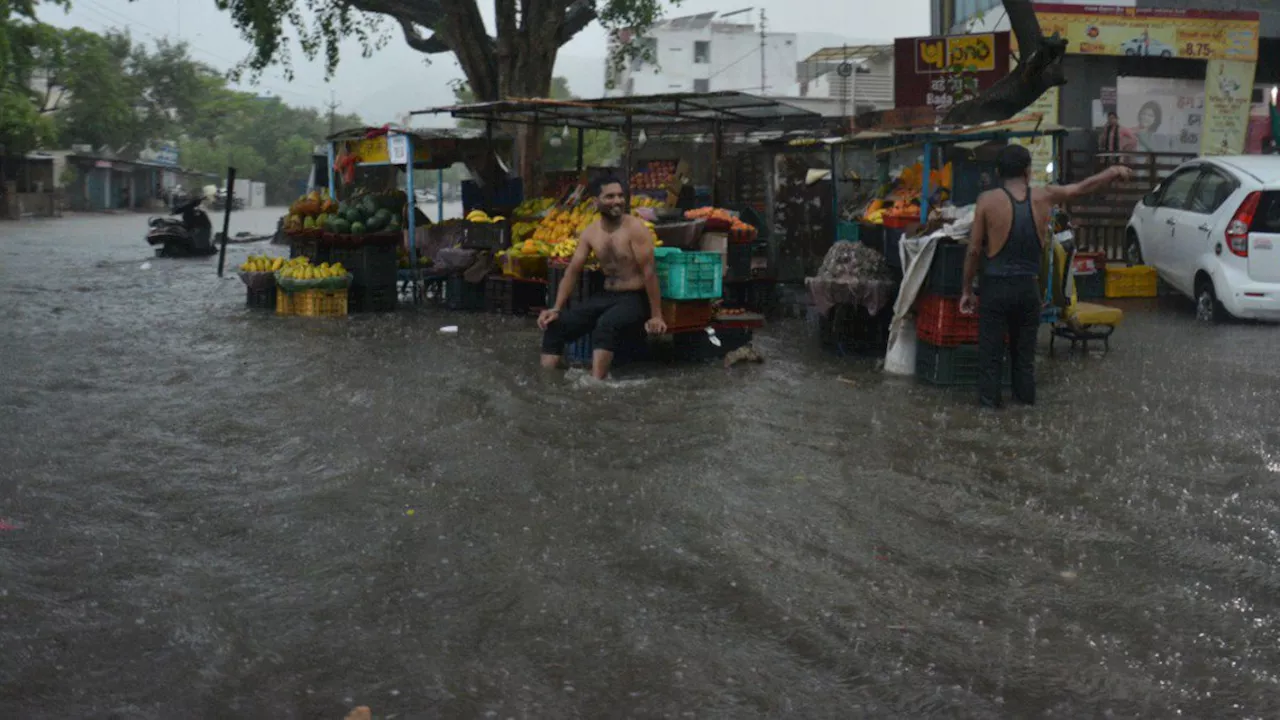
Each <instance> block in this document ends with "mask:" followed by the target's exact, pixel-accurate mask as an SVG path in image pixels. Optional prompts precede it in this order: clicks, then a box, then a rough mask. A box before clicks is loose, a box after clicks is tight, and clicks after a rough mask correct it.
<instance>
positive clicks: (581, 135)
mask: <svg viewBox="0 0 1280 720" xmlns="http://www.w3.org/2000/svg"><path fill="white" fill-rule="evenodd" d="M585 137H586V131H585V130H583V129H582V128H578V178H579V179H581V178H582V158H583V148H584V147H585V142H584V139H585Z"/></svg>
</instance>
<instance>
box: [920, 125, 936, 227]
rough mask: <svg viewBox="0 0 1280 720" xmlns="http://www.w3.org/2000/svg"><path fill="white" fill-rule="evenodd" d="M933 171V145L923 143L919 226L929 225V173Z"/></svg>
mask: <svg viewBox="0 0 1280 720" xmlns="http://www.w3.org/2000/svg"><path fill="white" fill-rule="evenodd" d="M932 171H933V143H932V142H929V141H925V144H924V163H923V169H922V171H921V173H920V224H921V225H928V224H929V193H930V188H929V173H930V172H932Z"/></svg>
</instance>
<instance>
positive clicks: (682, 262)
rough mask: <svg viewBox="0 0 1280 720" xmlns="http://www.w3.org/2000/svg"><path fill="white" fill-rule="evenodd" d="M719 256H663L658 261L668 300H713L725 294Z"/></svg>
mask: <svg viewBox="0 0 1280 720" xmlns="http://www.w3.org/2000/svg"><path fill="white" fill-rule="evenodd" d="M723 262H724V260H723V258H722V257H721V256H720V253H715V252H680V253H664V254H663V255H661V256H660V257H658V283H659V285H661V286H662V297H664V298H666V299H668V300H714V299H716V298H719V297H720V296H721V295H723V294H724V287H723V282H724V265H723Z"/></svg>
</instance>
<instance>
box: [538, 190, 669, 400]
mask: <svg viewBox="0 0 1280 720" xmlns="http://www.w3.org/2000/svg"><path fill="white" fill-rule="evenodd" d="M593 185H595V187H596V193H595V195H596V208H597V209H598V210H599V211H600V219H599V220H597V221H595V222H593V223H591V225H589V226H587V229H586V230H583V231H582V237H581V239H580V240H579V241H578V250H577V251H576V252H575V253H574V254H573V259H572V260H570V261H569V267H568V268H567V269H566V270H565V273H564V279H563V280H562V281H561V282H560V289H559V291H557V292H556V300H555V304H554V305H552V306H551V307H550V308H548V309H546V310H544V311H542V314H541V315H539V316H538V327H540V328H542V330H543V331H544V332H543V335H542V367H544V368H555V367H559V366H560V361H561V356H563V355H564V345H565V343H567V342H573V341H574V340H577V339H578V338H580V337H582V336H584V335H588V334H590V335H591V337H592V349H593V352H592V355H591V374H592V375H593V376H595V377H596V378H597V379H600V380H603V379H604V378H605V377H606V376H608V374H609V366H610V365H611V364H612V363H613V353H614V351H615V350H617V342H618V335H619V333H620V331H622V330H624V329H625V328H627V327H629V326H632V325H638V324H640V323H642V322H643V323H644V329H645V330H646V331H648V332H649V334H651V335H661V334H662V333H665V332H666V331H667V324H666V323H665V322H663V321H662V293H661V291H660V290H659V288H658V276H657V274H656V273H655V272H654V259H653V242H652V240H651V239H650V234H649V228H648V227H646V226H645V224H644V222H643V221H641V220H640V219H639V218H636V217H632V216H631V215H628V214H627V213H626V208H625V206H626V197H625V196H624V195H623V192H622V183H621V182H620V181H618V180H617V179H616V178H612V177H604V178H601V179H600V180H597V181H596V182H595V183H593ZM592 250H595V252H596V258H597V259H598V260H599V261H600V269H601V270H603V271H604V275H605V281H604V290H605V291H604V293H603V294H601V295H596V296H593V297H590V298H588V299H587V300H586V301H585V302H582V303H579V304H577V305H574V306H573V307H572V308H571V309H570V310H569V311H568V312H563V311H564V306H565V304H566V303H568V302H569V296H570V295H572V294H573V289H574V287H576V286H577V284H578V279H579V278H580V277H581V276H582V266H583V265H585V264H586V262H587V255H588V254H590V252H591V251H592Z"/></svg>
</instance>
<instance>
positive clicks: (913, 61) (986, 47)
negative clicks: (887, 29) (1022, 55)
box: [893, 32, 1009, 122]
mask: <svg viewBox="0 0 1280 720" xmlns="http://www.w3.org/2000/svg"><path fill="white" fill-rule="evenodd" d="M893 56H894V67H895V68H897V70H895V71H894V78H893V98H894V106H895V107H899V108H908V107H930V108H933V111H934V115H935V118H936V119H940V118H941V117H942V116H944V115H946V114H947V111H948V110H950V109H951V106H952V105H955V104H956V103H957V102H960V101H964V100H967V99H969V98H971V97H974V96H976V95H977V94H978V93H979V92H981V91H983V90H986V89H987V88H989V87H991V86H992V85H994V84H995V83H996V81H997V80H999V79H1000V78H1002V77H1004V76H1005V75H1007V74H1008V73H1009V33H1008V32H996V33H982V34H978V35H950V36H942V37H919V38H898V39H897V40H894V47H893ZM936 119H935V122H936Z"/></svg>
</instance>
